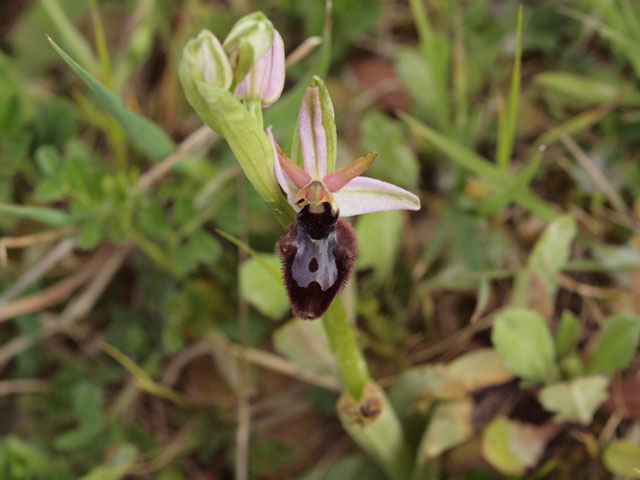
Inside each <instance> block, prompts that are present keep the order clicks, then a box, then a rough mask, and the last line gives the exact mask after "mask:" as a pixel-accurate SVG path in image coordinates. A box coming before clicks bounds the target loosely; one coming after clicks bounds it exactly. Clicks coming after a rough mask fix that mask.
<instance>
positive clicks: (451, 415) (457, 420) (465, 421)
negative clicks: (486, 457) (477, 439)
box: [417, 398, 473, 464]
mask: <svg viewBox="0 0 640 480" xmlns="http://www.w3.org/2000/svg"><path fill="white" fill-rule="evenodd" d="M472 410H473V401H472V400H471V399H470V398H464V399H461V400H454V401H450V402H443V403H439V404H438V405H436V407H435V410H434V412H433V414H432V415H431V417H430V418H429V425H428V426H427V429H426V431H425V434H424V436H423V437H422V440H421V442H420V446H419V447H418V458H417V462H418V464H424V462H426V461H427V460H429V459H431V458H435V457H437V456H439V455H440V454H442V453H443V452H445V451H446V450H448V449H450V448H452V447H455V446H456V445H460V444H461V443H462V442H464V441H466V440H468V439H469V438H471V436H472V435H473V424H472V416H471V415H472Z"/></svg>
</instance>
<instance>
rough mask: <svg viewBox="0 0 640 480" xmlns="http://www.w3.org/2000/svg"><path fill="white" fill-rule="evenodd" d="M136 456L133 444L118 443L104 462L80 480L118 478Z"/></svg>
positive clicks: (118, 479)
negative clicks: (116, 447)
mask: <svg viewBox="0 0 640 480" xmlns="http://www.w3.org/2000/svg"><path fill="white" fill-rule="evenodd" d="M137 456H138V450H137V449H136V447H135V446H134V445H130V444H123V445H119V446H118V449H117V450H116V451H115V453H113V452H112V453H111V455H110V456H109V460H108V461H107V462H106V463H105V464H103V465H100V466H98V467H96V468H94V469H93V470H91V471H90V472H89V473H87V474H86V475H84V476H83V477H82V478H81V479H80V480H120V479H121V478H123V477H124V476H125V475H126V474H127V471H128V470H129V469H130V468H131V466H132V465H133V463H134V462H135V460H136V457H137Z"/></svg>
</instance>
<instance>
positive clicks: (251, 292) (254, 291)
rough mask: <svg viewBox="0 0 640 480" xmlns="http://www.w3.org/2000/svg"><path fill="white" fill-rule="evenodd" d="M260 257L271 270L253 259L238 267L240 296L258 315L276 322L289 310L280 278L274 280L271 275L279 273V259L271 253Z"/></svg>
mask: <svg viewBox="0 0 640 480" xmlns="http://www.w3.org/2000/svg"><path fill="white" fill-rule="evenodd" d="M260 257H261V259H262V261H264V262H266V263H267V264H268V265H270V266H271V268H270V269H269V268H265V266H264V265H263V264H262V263H261V262H260V261H259V260H257V259H256V258H255V257H254V258H250V259H248V260H247V261H245V262H244V263H243V264H242V266H241V267H240V294H241V295H242V296H243V297H244V298H245V299H246V300H247V301H248V302H249V303H250V304H251V305H253V306H254V307H255V308H256V309H257V310H258V311H259V312H260V313H262V314H263V315H266V316H267V317H269V318H271V319H273V320H277V319H280V318H282V316H284V314H285V313H287V312H288V311H289V308H290V307H289V299H288V298H287V293H286V292H285V289H284V283H283V280H282V276H280V278H276V277H275V276H274V273H273V272H274V271H276V272H281V268H280V259H279V258H278V257H277V255H275V254H272V253H263V254H260Z"/></svg>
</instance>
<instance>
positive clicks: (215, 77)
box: [180, 30, 233, 89]
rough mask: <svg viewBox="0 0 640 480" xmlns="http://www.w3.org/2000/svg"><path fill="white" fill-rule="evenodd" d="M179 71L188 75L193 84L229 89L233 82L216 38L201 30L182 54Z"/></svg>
mask: <svg viewBox="0 0 640 480" xmlns="http://www.w3.org/2000/svg"><path fill="white" fill-rule="evenodd" d="M180 69H181V71H182V70H183V69H184V70H185V72H184V73H188V74H189V75H190V76H191V78H192V80H193V81H195V82H198V81H199V82H204V83H206V84H208V85H213V86H214V87H221V88H225V89H226V88H229V86H230V85H231V81H232V80H233V73H232V71H231V64H230V63H229V59H228V58H227V54H226V53H225V52H224V49H223V48H222V45H221V44H220V42H219V41H218V39H217V38H216V36H215V35H214V34H213V33H211V32H210V31H208V30H202V31H201V32H200V33H199V34H198V36H197V37H196V38H192V39H191V40H189V41H188V42H187V44H186V46H185V47H184V50H183V52H182V59H181V63H180Z"/></svg>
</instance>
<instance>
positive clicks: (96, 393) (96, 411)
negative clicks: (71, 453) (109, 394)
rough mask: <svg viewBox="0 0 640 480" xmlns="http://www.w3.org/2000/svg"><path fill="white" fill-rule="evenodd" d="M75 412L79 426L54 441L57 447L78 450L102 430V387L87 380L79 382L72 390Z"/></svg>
mask: <svg viewBox="0 0 640 480" xmlns="http://www.w3.org/2000/svg"><path fill="white" fill-rule="evenodd" d="M71 400H72V408H73V414H74V416H75V418H76V421H77V422H78V426H77V427H76V428H75V429H73V430H71V431H68V432H65V433H63V434H61V435H59V436H58V437H56V439H55V441H54V445H55V446H56V448H58V449H61V450H76V449H78V448H81V447H84V446H86V445H87V444H88V443H90V442H92V441H93V440H94V439H95V437H96V436H97V435H99V434H100V432H101V431H102V426H103V416H104V395H103V392H102V390H101V389H100V388H98V387H97V386H95V385H92V384H90V383H88V382H85V381H80V382H79V383H77V384H76V385H75V386H74V388H73V391H72V392H71Z"/></svg>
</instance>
